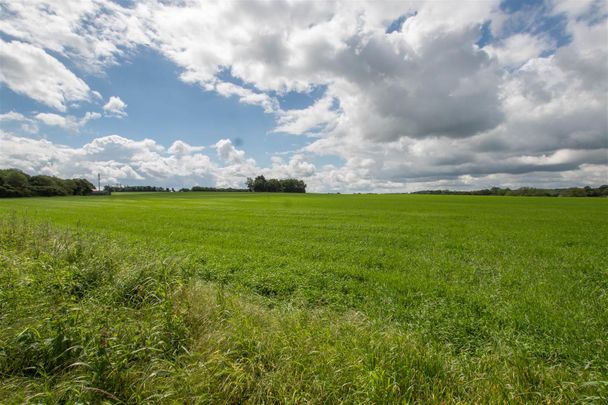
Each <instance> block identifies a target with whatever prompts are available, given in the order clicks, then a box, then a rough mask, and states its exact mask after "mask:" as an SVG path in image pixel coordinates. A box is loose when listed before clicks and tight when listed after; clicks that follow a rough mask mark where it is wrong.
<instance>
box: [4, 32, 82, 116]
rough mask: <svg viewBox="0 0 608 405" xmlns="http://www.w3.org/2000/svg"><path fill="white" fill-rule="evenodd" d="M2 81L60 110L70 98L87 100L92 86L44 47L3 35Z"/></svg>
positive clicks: (20, 92) (21, 92)
mask: <svg viewBox="0 0 608 405" xmlns="http://www.w3.org/2000/svg"><path fill="white" fill-rule="evenodd" d="M0 59H2V69H0V82H3V83H5V84H6V85H7V86H8V88H10V89H11V90H13V91H14V92H15V93H19V94H23V95H25V96H27V97H30V98H32V99H34V100H36V101H39V102H41V103H43V104H46V105H48V106H50V107H53V108H54V109H56V110H59V111H65V110H66V103H68V102H70V101H79V100H87V99H88V98H89V86H87V84H86V83H85V82H84V81H83V80H81V79H80V78H78V77H77V76H76V75H75V74H74V73H72V72H71V71H70V70H68V69H67V68H66V67H65V66H64V65H63V64H62V63H61V62H59V61H58V60H57V59H55V58H54V57H52V56H51V55H49V54H48V53H46V52H45V51H44V50H42V49H40V48H38V47H36V46H33V45H30V44H27V43H24V42H19V41H11V42H5V41H4V40H2V39H0Z"/></svg>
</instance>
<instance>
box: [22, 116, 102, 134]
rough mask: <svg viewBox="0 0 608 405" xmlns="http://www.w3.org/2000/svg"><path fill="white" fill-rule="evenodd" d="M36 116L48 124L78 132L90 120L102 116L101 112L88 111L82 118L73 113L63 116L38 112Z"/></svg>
mask: <svg viewBox="0 0 608 405" xmlns="http://www.w3.org/2000/svg"><path fill="white" fill-rule="evenodd" d="M34 118H36V119H37V120H38V121H40V122H42V123H44V124H46V125H50V126H57V127H61V128H64V129H67V130H68V131H71V132H78V130H79V129H80V128H81V127H83V126H85V125H86V124H87V123H88V122H89V121H91V120H96V119H99V118H101V114H100V113H97V112H86V113H85V114H84V115H83V116H82V117H81V118H76V117H74V116H72V115H67V116H63V115H59V114H53V113H38V114H36V115H35V116H34Z"/></svg>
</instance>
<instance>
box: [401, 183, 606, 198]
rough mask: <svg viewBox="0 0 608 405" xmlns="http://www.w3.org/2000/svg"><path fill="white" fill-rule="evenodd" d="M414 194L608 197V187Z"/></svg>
mask: <svg viewBox="0 0 608 405" xmlns="http://www.w3.org/2000/svg"><path fill="white" fill-rule="evenodd" d="M412 194H442V195H499V196H511V197H519V196H521V197H608V185H603V186H599V187H597V188H593V187H589V186H586V187H583V188H581V187H570V188H552V189H546V188H534V187H521V188H518V189H516V190H511V189H510V188H499V187H492V188H491V189H484V190H474V191H452V190H423V191H416V192H414V193H412Z"/></svg>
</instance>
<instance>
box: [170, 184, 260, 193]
mask: <svg viewBox="0 0 608 405" xmlns="http://www.w3.org/2000/svg"><path fill="white" fill-rule="evenodd" d="M179 191H182V192H188V191H215V192H221V193H234V192H236V193H240V192H248V191H249V190H248V189H246V188H232V187H228V188H221V187H201V186H194V187H192V188H182V189H181V190H179Z"/></svg>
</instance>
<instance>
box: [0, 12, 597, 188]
mask: <svg viewBox="0 0 608 405" xmlns="http://www.w3.org/2000/svg"><path fill="white" fill-rule="evenodd" d="M3 9H4V10H6V13H5V15H4V17H6V16H10V18H0V31H2V32H4V33H5V34H7V35H9V36H10V37H12V38H16V40H14V41H12V42H2V46H3V50H2V52H3V55H7V58H8V59H7V60H8V61H9V62H10V63H9V67H8V69H2V73H1V75H2V76H0V80H2V81H3V82H4V83H6V84H7V86H8V87H9V88H11V89H12V90H14V91H16V92H19V93H21V94H25V95H27V96H29V97H31V98H33V99H35V100H38V101H41V102H43V103H45V104H47V105H50V106H52V107H53V108H56V109H58V110H60V111H64V110H65V108H66V107H65V106H66V103H71V102H75V101H80V100H84V99H86V98H87V97H88V95H89V94H93V97H97V98H100V96H98V95H96V94H95V93H92V92H90V90H89V89H88V87H87V86H86V84H84V82H82V81H80V82H79V80H80V79H78V78H77V77H76V76H75V75H73V74H72V73H71V72H69V71H68V70H67V69H66V68H65V66H63V65H62V64H61V63H60V62H59V61H58V60H56V59H55V58H53V57H52V56H51V55H50V54H49V53H48V52H47V51H49V52H50V51H52V52H56V53H59V54H61V55H63V56H65V57H67V58H70V59H71V60H74V61H75V62H76V63H77V64H80V65H86V66H88V68H87V69H89V70H98V69H102V68H103V67H104V66H107V65H111V64H113V63H118V61H120V57H121V56H123V54H124V53H125V52H129V51H130V50H133V49H136V47H137V46H140V45H143V46H148V47H151V48H153V49H155V50H156V51H158V52H159V53H161V54H162V55H164V56H165V57H166V58H168V59H169V60H171V61H172V62H173V63H175V64H176V66H178V67H179V69H180V70H181V71H180V78H181V80H183V81H185V82H188V83H195V84H198V85H199V86H200V87H201V89H203V90H204V91H212V92H215V93H217V94H220V95H222V96H224V97H236V98H238V100H239V101H240V102H241V103H244V104H248V105H256V106H259V107H260V108H261V109H262V111H263V112H265V113H267V114H271V115H272V116H273V117H274V118H275V119H276V126H275V128H274V129H273V131H274V132H281V133H285V134H291V135H307V136H309V137H311V139H310V141H309V142H310V143H308V144H307V145H306V146H305V147H303V148H302V149H301V150H299V151H298V152H297V153H295V154H294V155H292V156H291V157H290V158H289V159H287V160H282V159H278V158H275V160H274V161H273V164H272V165H271V166H270V167H266V168H260V167H257V165H256V163H255V160H254V159H252V158H250V157H247V156H246V154H245V151H243V150H241V149H238V148H237V147H236V146H235V145H233V144H232V142H231V141H230V140H228V139H221V140H220V141H218V142H217V143H216V144H215V145H213V149H215V151H216V153H217V157H218V158H219V159H220V160H221V162H222V164H224V165H225V166H222V167H221V168H220V167H219V166H215V164H214V163H212V161H211V160H209V157H208V156H207V155H204V154H202V153H199V152H201V151H202V149H200V148H202V147H195V146H191V145H188V144H185V143H183V142H182V143H178V142H175V143H174V144H173V145H171V146H170V147H169V149H167V150H165V149H164V148H161V149H160V150H159V149H157V147H159V145H156V146H154V147H151V149H150V148H147V147H145V148H144V147H143V146H142V145H140V144H137V143H136V144H133V143H130V142H123V141H118V140H117V139H115V138H99V139H103V142H102V143H103V147H102V146H99V145H97V144H96V143H95V142H96V141H93V142H91V144H89V145H88V146H87V145H85V146H83V148H82V149H83V150H89V149H91V148H94V147H99V148H101V149H102V150H114V152H116V153H118V155H119V156H123V155H120V153H126V152H125V151H127V150H131V149H132V148H135V149H138V150H139V149H141V150H140V151H139V152H138V153H141V154H143V155H138V156H139V158H135V156H130V157H129V156H126V155H124V156H123V158H124V159H123V160H124V161H125V162H127V161H128V162H129V163H124V164H126V165H128V166H129V167H130V168H131V169H132V170H133V171H134V173H137V174H138V175H139V176H142V177H144V178H145V176H152V177H153V178H158V177H159V176H162V172H163V170H167V171H169V172H171V173H185V172H184V171H183V170H185V169H186V168H188V169H192V170H194V171H195V170H196V167H195V166H192V165H195V162H198V163H199V164H200V165H201V167H202V168H204V169H201V170H203V171H202V172H200V171H199V172H198V173H200V176H202V177H200V178H205V179H209V178H212V179H214V180H216V181H217V182H219V183H220V184H223V185H229V184H236V183H237V182H238V181H241V180H242V177H243V176H247V175H254V174H256V173H268V174H273V175H274V174H275V173H276V174H281V173H284V174H285V175H292V176H296V175H299V176H302V177H305V178H306V179H308V181H309V182H310V184H312V185H313V187H314V188H315V189H317V190H339V189H340V188H342V189H344V190H351V191H355V190H356V191H362V190H366V189H370V188H375V189H377V190H383V191H390V190H401V191H403V190H406V189H410V188H411V187H418V186H420V187H431V186H437V187H445V186H450V187H475V186H477V185H479V186H481V185H485V184H490V183H491V182H492V181H495V182H496V183H495V184H500V185H503V184H544V185H551V184H560V183H561V184H566V183H568V184H572V183H573V182H576V181H581V182H585V181H587V180H585V179H589V180H588V181H592V182H598V181H599V182H606V177H607V176H606V167H607V166H608V159H607V155H606V151H607V149H608V117H607V113H606V111H607V110H608V100H607V99H606V93H607V92H608V75H607V73H606V72H608V47H606V38H607V37H608V24H606V16H607V15H608V6H607V5H606V4H605V3H603V2H597V1H577V2H571V1H570V2H569V1H565V2H564V1H555V2H543V3H542V4H538V5H528V6H525V7H523V8H522V9H521V10H519V11H516V12H511V11H509V10H508V9H506V7H501V4H500V2H499V1H498V0H496V1H484V2H462V3H461V4H459V7H457V8H455V7H454V6H453V5H452V4H450V3H448V2H437V1H412V2H408V1H406V2H392V1H389V2H355V3H354V2H347V1H344V2H339V1H337V2H312V3H311V2H297V1H296V2H263V1H260V2H258V1H250V2H245V3H242V2H241V3H237V2H199V1H188V2H164V1H149V2H143V3H138V4H135V5H132V6H131V7H123V6H121V5H120V4H117V3H113V2H112V3H103V2H98V1H92V0H91V1H80V2H57V4H55V3H53V4H52V5H48V4H47V5H46V6H44V7H41V6H40V4H38V3H37V2H35V1H34V2H28V3H26V4H18V3H10V4H7V5H3ZM398 18H400V20H399V21H400V23H399V24H397V25H394V27H393V28H392V29H390V30H387V28H388V27H389V26H392V25H391V24H392V22H394V21H395V20H396V19H398ZM548 19H550V20H551V21H559V22H560V23H559V26H557V28H556V29H555V30H553V31H551V30H547V29H546V27H545V28H543V24H545V23H546V22H547V21H548ZM483 27H486V29H489V32H490V34H491V35H490V37H489V38H486V42H487V43H485V44H484V43H481V42H479V40H480V38H481V37H482V36H483V29H482V28H483ZM488 27H489V28H488ZM559 30H563V32H561V31H560V32H559V33H557V34H556V32H557V31H559ZM387 31H390V32H387ZM9 48H10V49H9ZM3 60H4V57H3ZM49 71H50V72H53V74H48V72H49ZM45 72H46V73H45ZM66 72H67V73H66ZM27 78H31V79H32V80H29V81H28V80H26V79H27ZM319 87H322V88H324V89H325V92H324V94H323V95H322V96H320V97H319V98H318V99H317V100H315V101H314V102H313V103H312V104H311V105H309V106H306V107H304V108H282V106H281V103H280V102H279V101H278V100H279V99H280V96H282V95H285V94H286V93H288V92H310V91H311V90H312V89H315V88H319ZM125 108H126V105H125V103H124V102H123V101H122V100H120V98H118V97H116V96H112V97H110V99H109V100H108V103H107V104H106V105H105V106H104V111H105V113H106V115H113V116H118V117H121V116H126V111H125ZM44 118H45V119H46V120H47V121H49V122H50V121H53V122H56V124H54V125H60V124H59V122H60V120H59V119H58V118H57V117H49V116H48V113H47V116H45V117H44ZM64 119H66V120H67V118H66V117H64ZM62 125H68V124H67V121H65V122H63V124H62ZM125 139H126V138H125ZM99 142H101V141H98V142H97V143H99ZM133 142H135V141H133ZM151 142H154V141H151ZM112 145H114V146H112ZM117 145H118V146H117ZM129 145H131V146H129ZM130 148H131V149H130ZM146 148H147V149H146ZM155 148H156V149H155ZM145 150H148V151H147V152H145ZM87 153H89V152H87ZM85 155H86V154H85ZM86 156H89V155H86ZM195 156H196V158H195ZM318 156H333V157H337V158H338V159H334V160H335V161H340V162H342V163H340V164H339V165H338V164H337V163H334V164H333V165H325V166H319V165H318V164H317V165H315V164H314V159H315V158H316V157H318ZM140 158H141V159H140ZM87 159H88V157H87ZM186 161H188V162H190V163H188V164H186ZM116 162H118V161H116ZM135 162H139V163H135ZM118 164H119V163H115V165H118ZM120 164H122V163H120ZM112 167H114V170H119V169H118V166H116V167H115V166H112ZM120 167H122V166H120ZM176 168H180V169H176ZM125 170H126V169H125ZM125 173H126V172H125ZM131 174H133V173H131ZM205 176H210V177H205ZM585 176H587V177H585ZM197 179H199V177H197ZM239 179H241V180H239ZM602 179H604V180H602ZM197 181H198V180H197Z"/></svg>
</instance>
